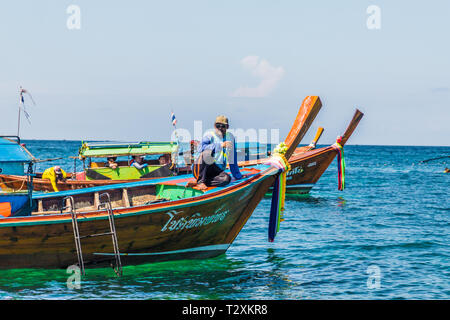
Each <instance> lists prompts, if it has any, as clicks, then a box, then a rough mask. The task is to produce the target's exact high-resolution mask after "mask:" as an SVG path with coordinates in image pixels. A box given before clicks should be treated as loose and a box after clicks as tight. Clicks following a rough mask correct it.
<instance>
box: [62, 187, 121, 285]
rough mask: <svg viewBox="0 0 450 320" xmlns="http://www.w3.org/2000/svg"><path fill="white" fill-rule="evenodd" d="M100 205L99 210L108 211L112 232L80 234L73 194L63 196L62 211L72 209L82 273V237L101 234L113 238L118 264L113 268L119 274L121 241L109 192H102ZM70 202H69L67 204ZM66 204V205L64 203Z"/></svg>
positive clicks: (82, 272) (74, 233)
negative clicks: (119, 240) (118, 238)
mask: <svg viewBox="0 0 450 320" xmlns="http://www.w3.org/2000/svg"><path fill="white" fill-rule="evenodd" d="M102 198H105V200H104V201H102ZM99 200H100V201H99V202H100V203H99V205H98V206H97V208H98V210H102V209H106V211H107V212H108V221H109V229H110V232H104V233H95V234H88V235H83V236H80V229H79V227H78V217H77V214H76V212H75V206H74V200H73V197H72V196H67V197H64V198H63V200H62V201H63V205H62V209H61V212H62V211H64V210H65V209H67V208H69V209H70V215H71V217H72V227H73V235H74V238H75V248H76V251H77V258H78V266H79V267H80V272H81V274H82V275H85V274H86V273H85V270H84V260H83V251H82V249H81V239H84V238H90V237H100V236H108V235H110V236H111V238H112V243H113V249H114V258H115V262H116V265H115V267H114V266H113V265H111V266H112V268H113V269H114V272H115V273H116V274H117V276H119V277H120V276H121V275H122V262H121V261H120V252H119V242H118V241H117V233H116V225H115V222H114V212H113V210H112V206H111V199H110V197H109V194H108V193H102V194H101V195H100V196H99ZM67 203H68V204H67ZM64 204H66V205H64Z"/></svg>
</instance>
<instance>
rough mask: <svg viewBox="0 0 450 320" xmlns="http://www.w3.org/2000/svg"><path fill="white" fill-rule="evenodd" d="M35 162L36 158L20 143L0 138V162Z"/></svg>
mask: <svg viewBox="0 0 450 320" xmlns="http://www.w3.org/2000/svg"><path fill="white" fill-rule="evenodd" d="M19 141H20V140H19ZM34 160H35V159H34V157H33V156H32V155H31V154H30V153H29V152H28V151H27V150H26V149H25V148H24V147H22V146H21V145H20V144H19V143H18V142H16V141H13V140H12V139H8V138H5V137H0V162H32V161H34Z"/></svg>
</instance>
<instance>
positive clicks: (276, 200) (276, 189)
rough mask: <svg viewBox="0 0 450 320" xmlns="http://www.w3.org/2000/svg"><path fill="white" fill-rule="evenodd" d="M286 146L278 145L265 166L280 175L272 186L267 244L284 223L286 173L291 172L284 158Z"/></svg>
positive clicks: (272, 239)
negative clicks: (270, 167)
mask: <svg viewBox="0 0 450 320" xmlns="http://www.w3.org/2000/svg"><path fill="white" fill-rule="evenodd" d="M286 151H287V146H286V145H285V144H284V142H282V143H280V144H279V145H278V146H277V147H276V148H275V149H274V153H273V155H272V156H271V157H270V158H269V160H268V161H266V162H265V164H269V165H271V166H273V167H275V168H277V169H278V172H279V173H280V174H279V175H278V177H277V178H276V180H275V182H274V184H273V192H272V204H271V206H270V217H269V242H273V241H274V240H275V236H276V235H277V233H278V231H279V230H280V222H281V221H284V218H283V213H284V201H285V194H286V173H287V172H288V171H289V170H291V166H290V164H289V161H288V160H287V159H286V157H285V156H284V155H285V153H286Z"/></svg>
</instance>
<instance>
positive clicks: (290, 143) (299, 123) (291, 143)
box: [284, 96, 322, 159]
mask: <svg viewBox="0 0 450 320" xmlns="http://www.w3.org/2000/svg"><path fill="white" fill-rule="evenodd" d="M321 107H322V102H321V101H320V98H319V97H318V96H307V97H306V98H305V100H303V103H302V105H301V107H300V110H299V111H298V114H297V117H296V118H295V121H294V124H293V126H292V128H291V130H290V131H289V134H288V135H287V137H286V139H285V140H284V143H285V144H286V145H287V147H288V149H287V151H286V154H285V157H286V159H289V158H290V157H291V155H292V154H293V153H294V151H295V149H296V148H297V146H298V145H299V143H300V141H301V140H302V139H303V137H304V136H305V134H306V132H307V131H308V129H309V127H310V126H311V124H312V123H313V121H314V119H315V118H316V116H317V114H318V113H319V111H320V108H321Z"/></svg>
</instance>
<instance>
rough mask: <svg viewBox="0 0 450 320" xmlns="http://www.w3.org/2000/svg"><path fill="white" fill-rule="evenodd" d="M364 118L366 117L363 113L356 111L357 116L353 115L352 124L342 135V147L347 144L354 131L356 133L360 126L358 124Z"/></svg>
mask: <svg viewBox="0 0 450 320" xmlns="http://www.w3.org/2000/svg"><path fill="white" fill-rule="evenodd" d="M363 116H364V113H362V112H361V111H360V110H358V109H356V110H355V114H354V115H353V118H352V120H351V121H350V124H349V125H348V127H347V130H345V132H344V134H343V135H342V141H341V145H342V146H344V144H345V143H346V142H347V140H348V139H349V138H350V136H351V135H352V134H353V131H355V129H356V127H357V126H358V124H359V122H360V121H361V119H362V117H363Z"/></svg>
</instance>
